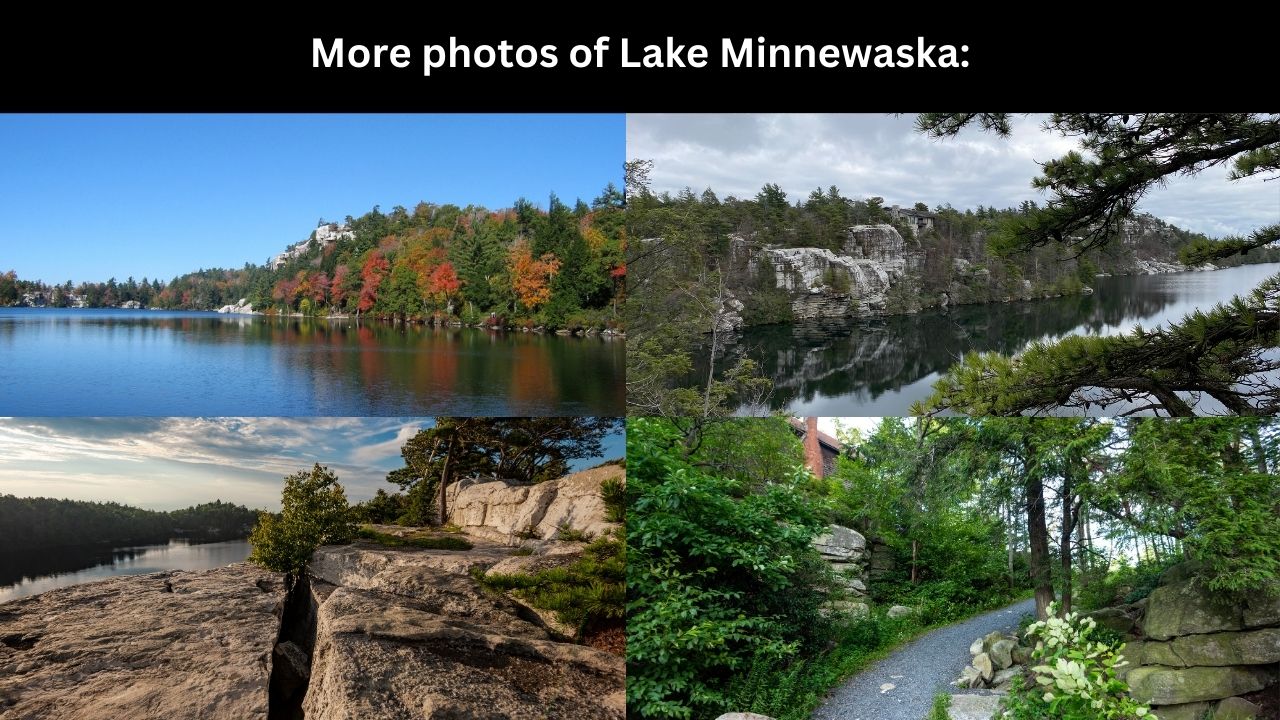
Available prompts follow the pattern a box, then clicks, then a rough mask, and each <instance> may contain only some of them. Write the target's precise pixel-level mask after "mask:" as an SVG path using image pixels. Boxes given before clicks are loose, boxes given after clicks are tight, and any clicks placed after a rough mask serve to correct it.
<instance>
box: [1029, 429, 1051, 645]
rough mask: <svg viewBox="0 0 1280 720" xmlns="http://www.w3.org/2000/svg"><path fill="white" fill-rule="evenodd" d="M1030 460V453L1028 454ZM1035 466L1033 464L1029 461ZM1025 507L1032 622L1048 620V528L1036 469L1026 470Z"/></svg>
mask: <svg viewBox="0 0 1280 720" xmlns="http://www.w3.org/2000/svg"><path fill="white" fill-rule="evenodd" d="M1028 455H1030V456H1032V457H1034V455H1035V453H1034V450H1032V452H1030V453H1028ZM1032 462H1033V463H1035V461H1034V460H1033V461H1032ZM1023 482H1024V484H1025V489H1026V506H1027V539H1028V545H1029V546H1030V551H1031V552H1030V564H1031V573H1030V574H1031V586H1032V587H1034V588H1035V591H1036V619H1038V620H1044V619H1046V618H1047V617H1049V604H1050V603H1052V602H1053V600H1054V597H1053V577H1052V576H1051V574H1050V572H1049V528H1048V526H1047V524H1046V523H1045V512H1044V482H1043V481H1042V480H1041V479H1040V468H1039V467H1038V466H1033V467H1031V468H1028V470H1027V475H1026V478H1025V479H1024V481H1023Z"/></svg>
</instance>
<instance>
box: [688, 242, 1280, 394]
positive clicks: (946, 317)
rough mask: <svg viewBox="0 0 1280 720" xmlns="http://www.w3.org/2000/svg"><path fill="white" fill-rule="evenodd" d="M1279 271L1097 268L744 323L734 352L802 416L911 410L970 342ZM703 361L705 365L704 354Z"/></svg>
mask: <svg viewBox="0 0 1280 720" xmlns="http://www.w3.org/2000/svg"><path fill="white" fill-rule="evenodd" d="M1277 272H1280V264H1269V265H1246V266H1242V267H1237V268H1230V269H1227V270H1219V271H1215V272H1187V273H1173V274H1168V275H1139V276H1129V277H1107V278H1096V279H1095V281H1094V283H1093V288H1094V290H1095V292H1094V293H1093V294H1092V295H1083V296H1077V297H1063V298H1054V299H1050V300H1036V301H1030V302H1014V303H994V304H987V305H964V306H959V307H956V308H953V309H951V310H950V311H940V310H934V311H928V312H923V313H919V314H916V315H901V316H893V317H884V318H871V319H862V320H851V321H824V322H812V323H797V324H793V325H769V326H763V327H755V328H748V329H747V331H746V332H744V333H742V334H741V335H740V336H739V337H738V339H737V341H736V343H735V344H733V345H732V346H730V348H729V350H728V353H729V355H730V359H732V357H733V356H737V355H743V354H745V355H747V356H749V357H752V358H755V359H756V360H757V361H758V362H760V363H761V364H762V366H763V369H764V373H765V375H766V376H767V377H770V378H772V379H773V382H774V391H773V395H772V397H771V398H770V400H769V405H770V407H769V409H772V410H783V409H785V410H787V411H788V412H790V413H792V414H794V415H800V416H809V415H816V416H857V415H864V416H880V415H906V414H908V413H909V411H910V407H911V404H912V403H913V402H915V401H917V400H924V399H926V398H928V397H929V396H930V395H931V394H932V392H933V387H932V386H933V383H934V382H935V381H936V380H937V379H938V377H939V376H940V374H941V373H943V372H944V371H946V370H947V368H949V367H951V365H953V364H954V363H955V362H956V361H957V360H958V359H959V358H960V357H961V356H962V355H964V354H965V353H967V352H969V351H974V350H977V351H984V352H985V351H995V352H1000V353H1004V354H1012V353H1017V352H1019V351H1021V350H1023V349H1025V348H1026V347H1027V346H1028V345H1029V344H1031V343H1032V342H1033V341H1036V340H1053V339H1056V338H1061V337H1065V336H1067V335H1114V334H1118V333H1123V332H1128V331H1129V330H1132V329H1133V327H1134V325H1138V324H1141V325H1142V326H1144V327H1147V328H1151V327H1154V326H1156V325H1158V324H1167V323H1169V322H1171V321H1177V320H1180V319H1182V317H1184V316H1185V315H1186V314H1187V313H1189V312H1192V311H1194V310H1195V309H1197V308H1200V309H1205V310H1207V309H1209V308H1210V307H1212V306H1213V305H1214V304H1215V303H1219V302H1223V301H1226V300H1230V299H1231V298H1232V297H1233V296H1234V295H1237V294H1245V293H1248V292H1249V291H1251V290H1253V289H1254V288H1255V287H1257V286H1258V284H1259V283H1261V282H1262V281H1263V280H1265V279H1267V278H1269V277H1271V276H1272V275H1275V274H1276V273H1277ZM700 364H701V365H702V366H703V367H705V366H706V359H705V357H703V358H702V360H701V363H700ZM722 364H726V365H727V364H731V363H722ZM704 377H705V376H704ZM764 410H765V408H751V407H744V408H742V412H752V413H759V412H762V411H764Z"/></svg>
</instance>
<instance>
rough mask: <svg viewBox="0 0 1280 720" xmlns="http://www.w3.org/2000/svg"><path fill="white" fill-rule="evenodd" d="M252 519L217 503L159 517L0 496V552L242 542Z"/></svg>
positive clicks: (111, 506)
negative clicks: (178, 540) (179, 540)
mask: <svg viewBox="0 0 1280 720" xmlns="http://www.w3.org/2000/svg"><path fill="white" fill-rule="evenodd" d="M256 519H257V513H256V512H254V511H252V510H249V509H248V508H245V507H242V506H240V505H233V504H231V503H224V502H222V501H221V500H215V501H214V502H211V503H203V504H201V505H195V506H193V507H189V508H185V509H182V510H173V511H169V512H163V511H156V510H143V509H141V508H135V507H130V506H128V505H121V504H119V503H114V502H87V501H83V500H55V499H53V498H18V497H14V496H13V495H0V548H3V549H4V550H5V551H18V550H39V549H42V548H53V547H64V546H73V545H89V544H99V543H100V544H115V545H121V544H130V543H155V542H164V541H165V540H168V539H169V538H172V537H190V538H196V539H201V540H212V539H232V538H242V537H245V536H247V535H248V533H249V529H250V528H252V527H253V524H254V522H255V521H256Z"/></svg>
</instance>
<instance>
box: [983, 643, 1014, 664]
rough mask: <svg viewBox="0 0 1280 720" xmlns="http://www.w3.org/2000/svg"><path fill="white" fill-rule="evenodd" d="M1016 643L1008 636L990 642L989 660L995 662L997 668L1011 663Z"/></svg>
mask: <svg viewBox="0 0 1280 720" xmlns="http://www.w3.org/2000/svg"><path fill="white" fill-rule="evenodd" d="M1017 645H1018V643H1016V642H1014V641H1013V640H1010V639H1009V638H1000V639H999V640H997V641H995V642H993V643H991V649H990V650H989V651H988V653H987V654H988V655H990V656H991V662H993V663H995V666H996V669H997V670H1003V669H1005V668H1007V667H1009V666H1010V665H1012V664H1013V649H1014V648H1015V647H1017Z"/></svg>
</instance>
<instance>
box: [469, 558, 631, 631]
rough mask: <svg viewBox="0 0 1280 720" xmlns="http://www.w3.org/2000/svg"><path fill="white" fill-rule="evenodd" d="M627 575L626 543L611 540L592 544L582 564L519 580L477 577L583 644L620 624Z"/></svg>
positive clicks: (553, 569) (514, 576)
mask: <svg viewBox="0 0 1280 720" xmlns="http://www.w3.org/2000/svg"><path fill="white" fill-rule="evenodd" d="M622 534H623V533H619V535H622ZM626 574H627V547H626V542H625V539H624V538H622V537H616V536H612V535H610V536H605V537H601V538H597V539H596V540H594V541H592V542H591V543H590V544H589V545H587V546H586V547H585V548H583V551H582V557H581V558H579V559H577V560H575V561H574V562H572V563H570V564H569V565H567V566H565V567H560V568H552V569H550V570H540V571H538V572H535V573H532V574H519V575H494V576H489V575H484V574H483V573H477V575H476V579H477V580H478V581H479V582H480V583H481V584H482V585H484V586H485V587H489V588H493V589H498V590H509V591H511V592H513V593H515V595H517V596H518V597H520V598H521V599H523V600H527V601H528V602H529V603H530V604H531V605H533V606H534V607H537V608H542V609H544V610H550V611H552V612H554V613H555V616H556V620H557V621H559V622H561V623H564V624H566V625H569V626H571V627H573V628H576V629H577V636H576V638H575V639H578V640H581V639H582V638H583V636H584V635H585V634H587V633H589V632H593V631H599V630H603V629H605V628H617V627H621V626H622V625H623V624H624V622H625V611H626V600H627V587H626Z"/></svg>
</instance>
